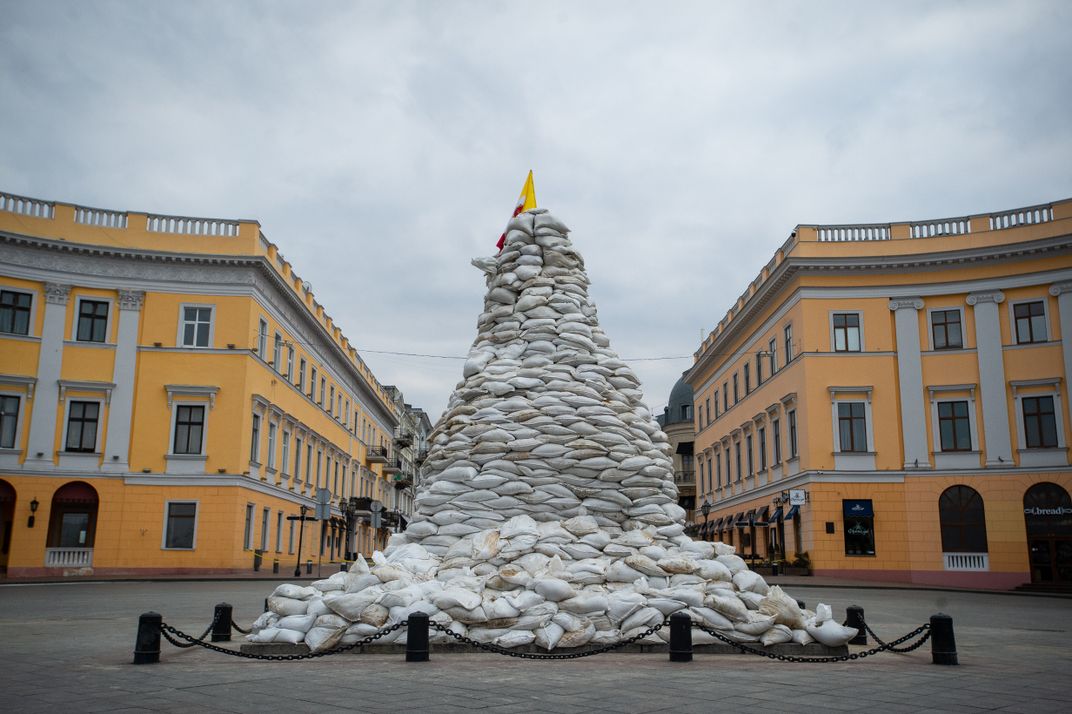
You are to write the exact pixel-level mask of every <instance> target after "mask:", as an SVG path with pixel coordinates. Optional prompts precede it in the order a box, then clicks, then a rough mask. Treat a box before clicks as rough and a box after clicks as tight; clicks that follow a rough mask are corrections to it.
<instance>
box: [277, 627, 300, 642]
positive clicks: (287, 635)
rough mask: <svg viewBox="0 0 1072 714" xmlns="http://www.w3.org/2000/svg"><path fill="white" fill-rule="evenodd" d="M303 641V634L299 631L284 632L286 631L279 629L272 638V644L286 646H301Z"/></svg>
mask: <svg viewBox="0 0 1072 714" xmlns="http://www.w3.org/2000/svg"><path fill="white" fill-rule="evenodd" d="M304 640H305V633H304V632H302V631H300V630H286V629H280V630H279V631H278V632H277V633H276V634H275V637H273V638H272V642H277V643H282V644H288V645H297V644H301V642H302V641H304Z"/></svg>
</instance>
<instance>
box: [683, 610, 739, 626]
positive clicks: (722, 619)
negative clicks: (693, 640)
mask: <svg viewBox="0 0 1072 714" xmlns="http://www.w3.org/2000/svg"><path fill="white" fill-rule="evenodd" d="M689 614H690V615H691V616H692V619H693V620H702V621H703V623H704V624H705V625H707V626H708V627H710V628H712V629H715V630H732V629H733V623H732V622H730V620H729V618H727V617H726V616H725V615H723V614H722V613H720V612H717V611H715V610H712V609H711V608H709V607H690V608H689Z"/></svg>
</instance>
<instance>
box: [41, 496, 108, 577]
mask: <svg viewBox="0 0 1072 714" xmlns="http://www.w3.org/2000/svg"><path fill="white" fill-rule="evenodd" d="M99 503H100V500H99V499H98V497H97V491H96V489H94V488H93V487H92V486H90V485H89V484H88V483H86V482H85V481H71V482H70V483H66V484H64V485H63V486H61V487H60V488H59V490H57V491H56V493H55V495H53V496H52V509H51V512H50V513H49V516H48V540H47V543H46V548H45V567H49V568H88V567H92V565H93V540H94V537H95V536H96V532H97V507H98V505H99Z"/></svg>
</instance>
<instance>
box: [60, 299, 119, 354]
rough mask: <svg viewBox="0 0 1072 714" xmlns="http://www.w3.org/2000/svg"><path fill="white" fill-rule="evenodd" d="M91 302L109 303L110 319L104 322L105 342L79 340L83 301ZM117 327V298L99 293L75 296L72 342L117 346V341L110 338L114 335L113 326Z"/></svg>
mask: <svg viewBox="0 0 1072 714" xmlns="http://www.w3.org/2000/svg"><path fill="white" fill-rule="evenodd" d="M87 300H88V301H90V302H106V303H108V319H107V320H106V321H105V323H104V342H94V341H92V340H79V339H78V315H79V314H80V313H81V312H82V303H83V302H86V301H87ZM113 327H115V300H114V299H113V298H110V297H103V296H99V295H76V296H75V298H74V316H73V318H72V319H71V342H76V343H78V344H80V345H111V346H113V347H114V346H115V343H114V342H112V340H111V339H110V338H111V336H112V328H113Z"/></svg>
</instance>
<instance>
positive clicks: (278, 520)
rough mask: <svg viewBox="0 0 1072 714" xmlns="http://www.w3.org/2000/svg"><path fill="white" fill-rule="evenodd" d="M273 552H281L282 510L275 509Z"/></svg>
mask: <svg viewBox="0 0 1072 714" xmlns="http://www.w3.org/2000/svg"><path fill="white" fill-rule="evenodd" d="M275 552H276V553H282V552H283V512H282V511H276V514H275Z"/></svg>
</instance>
